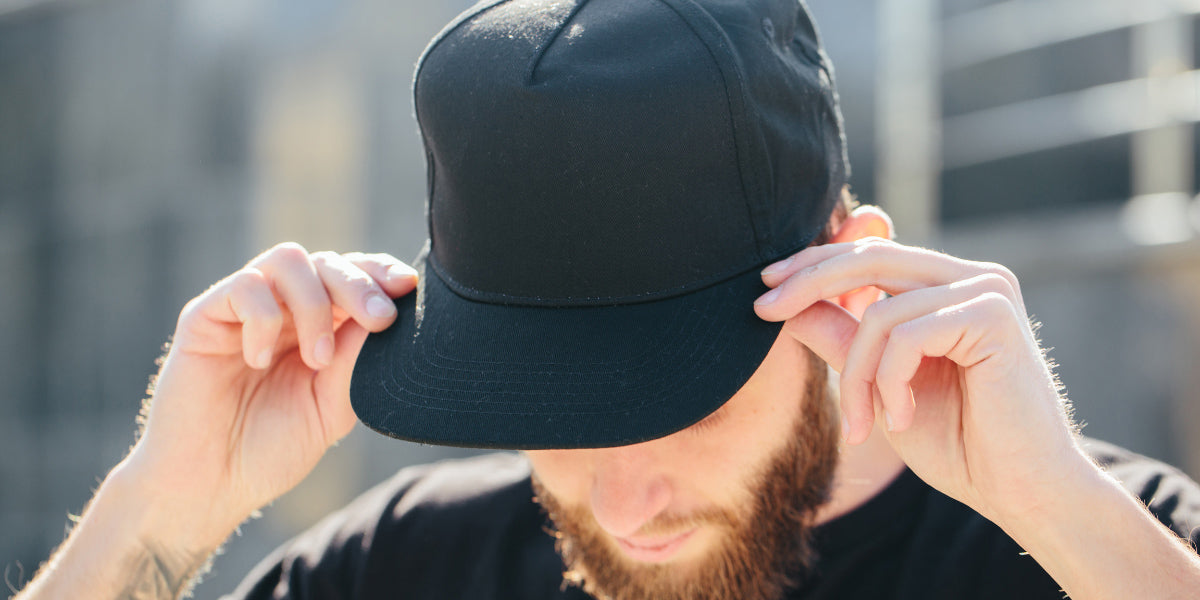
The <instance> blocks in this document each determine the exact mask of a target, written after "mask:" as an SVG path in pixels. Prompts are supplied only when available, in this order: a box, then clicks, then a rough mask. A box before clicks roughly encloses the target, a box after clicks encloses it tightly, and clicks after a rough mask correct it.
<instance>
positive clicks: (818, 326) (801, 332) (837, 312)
mask: <svg viewBox="0 0 1200 600" xmlns="http://www.w3.org/2000/svg"><path fill="white" fill-rule="evenodd" d="M783 331H784V332H785V333H787V334H788V335H790V336H792V337H793V338H795V339H796V341H798V342H800V343H801V344H804V345H805V346H808V347H809V349H811V350H812V351H813V352H815V353H816V354H817V356H819V357H821V360H823V361H825V362H827V363H829V366H831V367H833V369H834V370H835V371H837V372H839V373H840V372H841V371H842V368H843V367H844V366H845V365H846V354H847V353H849V352H850V343H851V342H853V341H854V335H855V334H856V333H858V319H856V318H854V315H852V314H850V312H849V311H847V310H846V309H844V308H842V307H841V306H838V305H837V304H835V303H833V302H830V301H828V300H822V301H820V302H817V303H816V304H813V305H812V306H810V307H808V308H806V309H804V310H803V311H801V312H800V314H798V315H796V316H794V317H792V318H790V319H788V320H787V321H785V322H784V324H783Z"/></svg>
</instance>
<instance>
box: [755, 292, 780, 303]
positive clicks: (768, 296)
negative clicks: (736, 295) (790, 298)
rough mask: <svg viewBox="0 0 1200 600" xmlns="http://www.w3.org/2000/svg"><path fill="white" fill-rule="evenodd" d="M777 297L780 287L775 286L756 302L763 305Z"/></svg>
mask: <svg viewBox="0 0 1200 600" xmlns="http://www.w3.org/2000/svg"><path fill="white" fill-rule="evenodd" d="M777 298H779V288H775V289H773V290H771V291H769V292H767V293H765V294H763V295H762V296H761V297H760V298H759V299H758V300H755V301H754V303H755V304H757V305H759V306H762V305H763V304H770V303H772V302H774V301H775V300H776V299H777Z"/></svg>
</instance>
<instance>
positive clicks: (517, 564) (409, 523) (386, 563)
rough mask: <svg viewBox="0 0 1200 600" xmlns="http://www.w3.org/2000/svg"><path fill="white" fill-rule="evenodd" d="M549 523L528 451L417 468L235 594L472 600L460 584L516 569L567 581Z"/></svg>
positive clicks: (280, 554)
mask: <svg viewBox="0 0 1200 600" xmlns="http://www.w3.org/2000/svg"><path fill="white" fill-rule="evenodd" d="M544 527H545V517H544V516H543V514H542V512H541V510H540V508H539V507H538V506H537V504H536V503H535V502H534V500H533V491H532V487H531V485H530V468H529V465H528V463H527V462H526V461H525V459H524V458H523V457H521V456H519V455H515V454H492V455H486V456H480V457H475V458H470V459H465V460H457V461H447V462H442V463H436V464H432V465H422V466H417V467H410V468H407V469H404V470H401V471H400V472H398V473H397V474H396V475H395V476H393V477H391V478H390V479H388V480H387V481H384V482H383V483H381V484H379V485H377V486H376V487H374V488H372V489H371V490H369V491H367V492H366V493H364V494H363V495H362V496H360V497H359V498H358V499H356V500H355V501H354V502H352V503H351V504H349V505H347V506H346V507H345V508H343V509H341V510H339V511H338V512H336V513H334V514H332V515H330V516H328V517H326V518H325V519H324V520H323V521H321V522H320V523H318V524H317V525H316V526H314V527H313V528H312V529H310V530H309V531H307V532H305V533H303V534H301V535H300V536H298V537H296V538H295V539H293V540H291V541H290V542H288V543H287V544H285V545H284V546H282V547H280V548H279V549H277V550H276V551H275V552H274V553H273V554H272V555H271V556H269V557H267V559H265V560H264V561H263V562H262V563H260V564H259V566H258V567H257V568H256V569H255V570H254V572H252V573H251V574H250V576H249V577H248V578H247V579H246V581H245V582H244V583H243V584H242V585H241V586H240V587H239V588H238V590H237V592H235V593H234V594H233V596H232V597H233V598H276V597H286V598H327V597H354V598H377V597H378V598H391V597H395V596H394V594H396V584H397V582H404V584H403V588H404V590H405V597H408V598H456V597H460V598H466V597H473V596H472V593H473V592H472V591H471V590H467V589H465V588H464V589H458V588H460V587H463V586H465V585H467V584H468V583H472V584H478V583H483V582H486V581H488V580H489V579H495V578H497V577H506V576H508V575H509V574H512V573H514V572H530V573H548V574H549V575H551V576H557V579H552V580H551V582H552V584H553V585H557V584H558V583H559V582H561V575H560V573H561V562H560V561H559V562H556V561H558V558H557V554H555V552H554V545H553V539H552V538H550V536H549V535H548V534H547V533H546V531H545V528H544ZM463 565H472V575H473V577H475V579H474V580H471V582H468V581H467V579H466V578H464V577H463V570H462V569H463ZM492 583H495V582H494V581H492ZM526 583H529V582H526ZM494 589H495V588H493V590H494ZM281 590H284V592H283V595H280V594H281ZM474 597H481V598H482V597H500V596H497V595H495V594H493V593H492V592H488V593H487V594H483V595H476V596H474Z"/></svg>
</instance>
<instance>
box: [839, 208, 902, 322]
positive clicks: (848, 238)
mask: <svg viewBox="0 0 1200 600" xmlns="http://www.w3.org/2000/svg"><path fill="white" fill-rule="evenodd" d="M834 225H835V230H834V231H835V233H834V234H833V237H831V238H830V240H829V242H830V243H833V244H840V243H846V242H853V241H856V240H861V239H863V238H866V237H880V238H883V239H885V240H890V239H892V237H893V236H894V235H895V231H894V230H893V228H892V218H891V217H889V216H888V215H887V213H885V212H883V209H881V208H879V207H877V206H869V205H863V206H859V207H857V208H855V209H854V210H853V211H851V213H850V214H849V215H848V216H847V217H846V218H845V219H844V220H842V222H841V223H835V224H834ZM882 296H883V292H882V291H880V289H879V288H877V287H874V286H868V287H861V288H858V289H857V290H854V291H852V292H847V293H845V294H842V295H841V296H838V304H840V305H841V306H842V308H844V309H846V310H848V311H850V313H851V314H853V315H854V316H855V317H858V318H860V319H861V318H862V316H863V311H865V310H867V307H868V306H870V305H871V304H872V303H874V302H875V301H876V300H879V299H880V298H881V297H882Z"/></svg>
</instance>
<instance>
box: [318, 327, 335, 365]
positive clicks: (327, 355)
mask: <svg viewBox="0 0 1200 600" xmlns="http://www.w3.org/2000/svg"><path fill="white" fill-rule="evenodd" d="M313 360H315V361H317V364H319V365H321V366H325V365H328V364H329V363H331V362H333V336H332V335H329V334H328V333H327V334H325V335H323V336H321V338H320V339H318V340H317V344H316V345H315V346H313Z"/></svg>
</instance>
